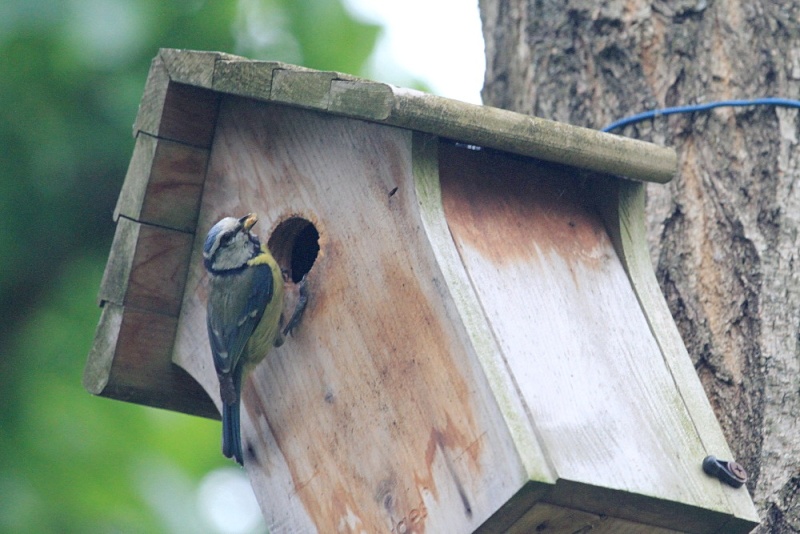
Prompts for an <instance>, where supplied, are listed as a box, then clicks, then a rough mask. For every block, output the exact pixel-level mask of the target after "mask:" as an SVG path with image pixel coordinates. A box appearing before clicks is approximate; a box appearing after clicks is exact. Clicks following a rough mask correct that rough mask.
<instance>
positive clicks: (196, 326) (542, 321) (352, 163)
mask: <svg viewBox="0 0 800 534" xmlns="http://www.w3.org/2000/svg"><path fill="white" fill-rule="evenodd" d="M134 131H135V136H136V145H135V149H134V152H133V157H132V160H131V164H130V168H129V170H128V174H127V176H126V178H125V184H124V186H123V189H122V193H121V195H120V198H119V202H118V205H117V209H116V213H115V218H116V223H117V229H116V237H115V240H114V244H113V247H112V250H111V254H110V257H109V261H108V266H107V268H106V273H105V277H104V279H103V283H102V287H101V290H100V297H99V299H100V302H101V304H102V306H103V312H102V317H101V320H100V324H99V326H98V330H97V335H96V339H95V342H94V347H93V348H92V352H91V354H90V357H89V361H88V363H87V366H86V372H85V377H84V382H85V385H86V387H87V388H88V389H89V391H91V392H92V393H95V394H100V395H105V396H109V397H113V398H117V399H122V400H127V401H131V402H136V403H141V404H146V405H150V406H158V407H163V408H167V409H172V410H178V411H182V412H186V413H191V414H197V415H202V416H206V417H218V415H217V408H216V407H217V406H218V405H219V391H218V383H217V377H216V374H215V372H214V368H213V365H212V360H211V353H210V349H209V346H208V337H207V333H206V325H205V299H206V274H205V271H204V269H203V265H202V261H201V248H202V244H203V240H204V238H205V235H206V233H207V232H208V230H209V228H210V227H211V225H212V224H213V223H214V222H216V221H217V220H218V219H220V218H221V217H223V216H226V215H234V216H241V215H244V214H245V213H248V212H255V213H257V214H258V215H259V216H260V222H259V224H258V226H257V227H256V229H257V231H258V233H259V234H260V235H261V236H262V238H263V239H268V240H269V243H270V247H271V248H272V249H273V251H274V253H275V255H276V257H277V259H278V260H279V262H280V263H281V264H282V266H283V268H284V269H287V270H289V271H290V272H291V276H292V279H293V280H295V281H297V280H299V278H300V277H301V276H302V275H304V274H307V277H308V287H309V289H310V294H311V299H310V304H309V307H308V309H307V312H306V315H305V317H304V318H303V322H302V324H301V325H300V328H299V330H298V331H297V332H296V334H295V336H294V337H292V338H290V339H289V340H288V341H287V343H286V344H284V346H283V347H281V348H280V349H276V350H274V351H272V352H271V353H270V355H269V356H268V357H267V358H266V359H265V360H264V361H263V362H262V363H261V364H260V365H259V366H258V367H257V368H256V370H255V371H254V372H253V373H252V375H251V376H250V379H249V380H248V382H247V383H246V385H245V388H244V393H243V408H242V419H243V424H242V435H243V442H244V447H245V453H244V463H245V469H246V470H247V473H248V475H249V477H250V480H251V481H252V484H253V487H254V490H255V492H256V495H257V497H258V500H259V502H260V503H261V507H262V510H263V513H264V516H265V518H266V521H267V524H268V525H269V526H270V527H271V528H272V530H271V531H272V532H313V531H317V532H343V531H346V532H396V533H402V532H423V531H425V532H437V533H438V532H447V533H457V532H472V531H476V530H477V531H480V532H506V531H511V532H576V531H581V532H583V531H584V530H588V529H590V528H591V529H593V530H592V532H625V533H631V532H693V533H700V532H747V531H749V530H750V529H751V528H752V527H753V526H754V525H755V524H756V522H757V521H758V518H757V515H756V513H755V509H754V507H753V504H752V501H751V500H750V497H749V495H748V493H747V491H746V489H744V488H740V489H734V488H732V487H729V486H726V485H723V484H722V483H721V482H720V481H719V480H717V479H716V478H712V477H710V476H708V475H706V474H705V473H704V472H703V470H702V468H701V464H702V461H703V458H704V457H706V456H707V455H715V456H717V457H719V458H726V459H731V458H730V456H731V453H730V450H729V448H728V446H727V444H726V442H725V440H724V438H723V435H722V433H721V430H720V427H719V425H718V423H717V421H716V419H715V417H714V414H713V412H712V409H711V406H710V405H709V402H708V400H707V398H706V397H705V394H704V392H703V389H702V387H701V384H700V381H699V380H698V377H697V375H696V374H695V370H694V368H693V366H692V362H691V360H690V358H689V356H688V355H687V353H686V349H685V347H684V345H683V342H682V340H681V338H680V335H679V333H678V331H677V329H676V327H675V324H674V322H673V320H672V317H671V316H670V313H669V310H668V309H667V306H666V303H665V301H664V299H663V297H662V295H661V292H660V290H659V287H658V285H657V283H656V279H655V276H654V273H653V271H652V267H651V264H650V257H649V254H648V251H647V245H646V242H645V235H644V192H643V189H644V185H643V183H642V181H655V182H665V181H668V180H669V179H670V178H671V176H672V174H673V173H674V171H675V166H676V163H675V161H676V158H675V153H674V151H672V150H670V149H666V148H660V147H657V146H653V145H650V144H647V143H643V142H639V141H635V140H631V139H625V138H622V137H618V136H613V135H608V134H603V133H600V132H596V131H592V130H588V129H583V128H577V127H572V126H567V125H564V124H558V123H555V122H551V121H546V120H542V119H537V118H534V117H529V116H525V115H520V114H516V113H512V112H508V111H503V110H499V109H494V108H490V107H482V106H475V105H469V104H464V103H461V102H456V101H452V100H448V99H445V98H440V97H435V96H432V95H428V94H423V93H420V92H417V91H411V90H405V89H398V88H396V87H392V86H390V85H386V84H382V83H375V82H371V81H367V80H362V79H358V78H354V77H352V76H347V75H343V74H339V73H335V72H319V71H313V70H309V69H305V68H301V67H295V66H291V65H286V64H282V63H271V62H263V61H248V60H245V59H243V58H239V57H235V56H229V55H225V54H219V53H206V52H192V51H180V50H162V51H161V52H160V53H159V55H158V56H157V57H156V58H155V60H154V61H153V65H152V68H151V70H150V74H149V77H148V80H147V86H146V89H145V92H144V96H143V98H142V102H141V106H140V108H139V114H138V116H137V119H136V124H135V127H134ZM620 177H625V178H627V179H623V178H620ZM290 285H291V284H290ZM202 446H207V447H215V448H216V447H218V444H217V443H207V444H202ZM582 529H583V530H582Z"/></svg>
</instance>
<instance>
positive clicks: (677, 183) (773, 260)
mask: <svg viewBox="0 0 800 534" xmlns="http://www.w3.org/2000/svg"><path fill="white" fill-rule="evenodd" d="M480 7H481V16H482V19H483V24H484V30H483V31H484V38H485V42H486V83H485V86H484V90H483V98H484V103H485V104H487V105H492V106H497V107H502V108H506V109H511V110H514V111H518V112H521V113H529V114H532V115H536V116H539V117H545V118H550V119H555V120H558V121H563V122H568V123H571V124H577V125H582V126H588V127H592V128H601V127H603V126H604V125H606V124H608V123H610V122H612V121H613V120H616V119H618V118H622V117H625V116H628V115H631V114H633V113H637V112H640V111H644V110H650V109H655V108H662V107H666V106H676V105H686V104H694V103H705V102H711V101H716V100H724V99H750V98H757V97H762V96H783V97H786V98H798V94H799V93H800V24H799V23H798V21H800V0H791V1H780V0H773V1H768V0H766V1H759V0H755V1H753V0H729V1H706V0H693V1H692V0H675V1H645V0H603V1H600V2H597V1H595V0H567V1H566V2H565V1H559V0H527V1H521V0H516V1H515V0H481V1H480ZM617 133H620V134H624V135H628V136H631V137H636V138H639V139H643V140H649V141H653V142H655V143H659V144H665V145H670V146H673V147H675V149H676V150H677V151H678V155H679V172H678V176H677V177H676V178H675V180H673V182H672V183H670V184H669V185H668V186H660V185H651V186H648V190H647V210H648V225H649V227H648V234H649V239H650V244H651V254H652V258H653V263H654V266H655V269H656V274H657V277H658V279H659V283H660V284H661V288H662V290H663V292H664V295H665V296H666V299H667V301H668V303H669V306H670V309H671V310H672V314H673V316H674V318H675V321H676V323H677V324H678V327H679V328H680V330H681V333H682V335H683V338H684V341H685V343H686V346H687V348H688V350H689V353H690V354H691V355H692V357H693V359H694V364H695V367H696V369H697V372H698V374H699V376H700V378H701V380H702V382H703V385H704V387H705V388H706V392H707V394H708V396H709V398H710V399H711V403H712V405H713V406H714V409H715V412H716V415H717V418H718V419H719V421H720V423H721V425H722V428H723V430H724V432H725V435H726V437H727V439H728V442H729V443H730V445H731V448H732V450H733V451H734V453H735V455H736V460H737V461H739V462H740V463H741V464H743V465H744V466H745V468H746V469H747V471H748V472H749V474H750V480H749V481H748V483H747V488H748V489H749V491H750V493H751V495H752V496H753V499H754V501H755V503H756V506H757V508H758V510H759V513H760V514H761V517H762V524H761V526H760V527H759V528H758V529H757V530H756V532H800V423H799V421H800V347H799V346H798V340H799V339H800V314H798V309H800V264H798V263H797V262H796V261H795V260H796V253H797V250H798V240H800V183H798V178H800V152H799V151H798V149H797V148H798V147H797V145H798V110H796V109H785V108H784V109H776V108H773V107H747V108H735V109H734V108H720V109H717V110H715V111H712V112H709V113H694V114H687V115H676V116H670V117H662V118H658V119H655V120H654V121H648V122H643V123H639V124H638V125H636V126H629V127H627V128H626V129H625V130H623V131H620V132H617Z"/></svg>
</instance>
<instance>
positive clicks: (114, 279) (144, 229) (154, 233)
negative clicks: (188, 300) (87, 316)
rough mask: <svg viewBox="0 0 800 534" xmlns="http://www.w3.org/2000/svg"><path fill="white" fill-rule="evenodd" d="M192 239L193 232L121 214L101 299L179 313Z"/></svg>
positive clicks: (157, 310)
mask: <svg viewBox="0 0 800 534" xmlns="http://www.w3.org/2000/svg"><path fill="white" fill-rule="evenodd" d="M192 242H193V236H192V235H191V234H188V233H185V232H177V231H175V230H170V229H168V228H163V227H160V226H151V225H146V224H142V223H138V222H135V221H132V220H130V219H126V218H120V219H119V220H118V221H117V231H116V233H115V234H114V242H113V243H112V245H111V253H110V254H109V260H108V263H107V264H106V270H105V273H104V275H103V281H102V282H101V286H100V294H99V297H98V298H99V300H100V302H101V303H104V302H113V303H115V304H124V305H125V306H132V307H134V308H139V309H142V310H150V311H153V312H157V313H160V314H163V315H169V316H173V317H177V316H178V313H179V312H180V306H181V300H182V299H183V288H184V285H185V281H186V273H187V270H188V264H189V258H190V255H191V247H192Z"/></svg>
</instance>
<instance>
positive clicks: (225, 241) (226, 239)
mask: <svg viewBox="0 0 800 534" xmlns="http://www.w3.org/2000/svg"><path fill="white" fill-rule="evenodd" d="M235 235H236V232H228V233H225V234H222V237H221V238H220V240H219V244H220V245H222V246H223V247H227V246H228V245H229V244H230V243H231V241H233V237H234V236H235Z"/></svg>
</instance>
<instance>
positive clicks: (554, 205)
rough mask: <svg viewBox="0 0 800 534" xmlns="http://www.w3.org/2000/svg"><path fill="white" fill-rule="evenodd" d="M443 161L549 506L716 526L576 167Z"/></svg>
mask: <svg viewBox="0 0 800 534" xmlns="http://www.w3.org/2000/svg"><path fill="white" fill-rule="evenodd" d="M440 159H441V160H442V161H443V162H446V164H443V165H442V166H441V171H440V172H441V181H442V195H443V204H444V208H445V213H446V214H447V220H448V224H449V228H450V230H451V232H452V235H453V238H454V240H455V242H456V245H457V248H458V250H459V253H460V255H461V258H462V259H463V261H464V265H465V267H466V269H467V271H468V273H469V276H470V279H471V281H472V284H473V287H474V288H475V291H476V293H477V294H478V295H479V298H480V302H481V305H482V306H483V309H484V310H485V313H486V315H487V317H488V319H489V321H490V323H491V325H492V329H493V331H494V332H495V335H496V337H497V339H498V342H499V344H500V346H501V348H502V351H503V354H504V356H505V358H506V360H507V362H508V365H509V367H510V368H511V369H512V372H513V374H514V376H515V378H516V381H517V384H519V390H520V394H521V395H522V397H523V398H524V401H525V403H526V405H527V407H528V410H529V413H530V416H531V418H532V421H533V424H534V425H535V427H536V429H537V431H538V433H539V436H540V437H541V441H542V444H543V446H544V448H545V454H547V456H548V458H549V459H550V461H551V463H552V465H553V468H554V470H555V473H556V476H557V478H558V482H557V483H556V486H555V488H554V490H553V491H552V492H551V493H550V494H549V495H548V497H547V500H549V501H550V502H551V503H552V504H558V505H565V506H576V507H578V508H581V509H583V510H585V511H590V512H594V513H602V514H606V515H608V516H612V517H619V518H622V519H629V520H631V521H634V522H644V523H648V524H652V525H655V526H660V527H664V528H673V529H676V530H683V529H686V530H689V531H695V532H699V531H709V530H713V529H714V528H719V527H720V526H721V525H722V524H724V523H725V522H726V521H727V520H728V518H729V516H728V515H726V512H727V511H728V503H727V501H726V498H725V496H724V495H723V494H722V491H721V490H720V487H719V483H718V481H716V480H715V479H711V478H710V477H707V476H706V475H705V474H704V473H703V472H702V469H701V468H700V464H701V462H702V459H703V458H704V456H705V455H706V451H705V449H704V447H703V444H702V443H701V441H700V439H699V438H698V436H697V433H696V429H695V428H694V424H693V422H692V419H691V418H690V416H689V414H688V412H687V409H686V407H685V405H684V402H683V399H682V398H681V396H680V394H679V391H678V390H677V388H676V386H675V383H674V379H673V376H672V374H671V373H670V371H669V369H668V368H667V366H666V365H665V363H664V359H663V356H662V354H661V351H660V349H659V346H658V344H657V343H656V341H655V339H654V338H653V335H652V333H651V332H650V326H649V324H648V322H647V320H646V318H645V317H644V315H643V313H642V311H641V308H640V306H639V303H638V301H637V298H636V294H635V293H634V291H633V289H632V288H631V285H630V282H629V280H628V277H627V275H626V273H625V270H624V268H623V266H622V265H621V263H620V260H619V258H618V257H617V254H616V253H615V250H614V247H613V245H612V242H611V240H610V238H609V237H608V235H607V232H606V229H605V226H604V224H603V221H602V219H601V217H600V216H599V214H598V212H597V210H596V208H594V207H593V204H594V199H593V198H592V197H591V196H590V195H587V192H586V191H585V190H584V188H583V186H582V183H581V180H580V179H579V177H576V176H575V175H574V173H575V171H574V170H573V171H570V170H569V168H565V167H561V166H558V165H554V164H547V163H544V162H539V161H536V160H521V159H519V158H513V157H508V156H506V155H503V154H498V153H491V152H487V151H472V150H467V149H463V148H459V147H454V146H451V145H442V146H441V153H440ZM631 503H636V504H637V506H636V508H634V509H632V508H628V505H630V504H631Z"/></svg>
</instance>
